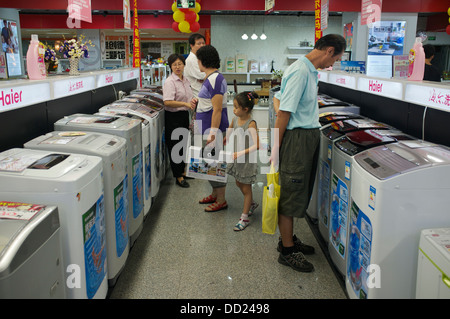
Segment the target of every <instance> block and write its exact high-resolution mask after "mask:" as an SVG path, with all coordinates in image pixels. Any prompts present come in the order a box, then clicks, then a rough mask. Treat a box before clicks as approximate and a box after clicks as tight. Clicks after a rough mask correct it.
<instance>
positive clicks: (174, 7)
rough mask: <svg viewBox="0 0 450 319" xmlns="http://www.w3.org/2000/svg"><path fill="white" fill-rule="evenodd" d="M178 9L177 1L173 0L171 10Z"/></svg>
mask: <svg viewBox="0 0 450 319" xmlns="http://www.w3.org/2000/svg"><path fill="white" fill-rule="evenodd" d="M178 10H179V9H178V8H177V2H176V1H174V3H172V11H173V12H175V11H178Z"/></svg>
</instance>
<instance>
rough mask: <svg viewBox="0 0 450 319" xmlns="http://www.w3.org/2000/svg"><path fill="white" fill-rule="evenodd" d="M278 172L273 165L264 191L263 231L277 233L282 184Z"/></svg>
mask: <svg viewBox="0 0 450 319" xmlns="http://www.w3.org/2000/svg"><path fill="white" fill-rule="evenodd" d="M278 175H279V173H278V172H275V169H274V167H273V166H271V167H270V172H269V174H267V186H265V187H264V191H263V203H262V232H263V233H266V234H270V235H273V234H275V232H276V230H277V226H278V200H279V199H280V185H279V184H278Z"/></svg>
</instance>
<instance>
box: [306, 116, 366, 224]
mask: <svg viewBox="0 0 450 319" xmlns="http://www.w3.org/2000/svg"><path fill="white" fill-rule="evenodd" d="M363 118H364V117H362V116H360V115H358V114H355V113H348V112H324V113H320V114H319V123H320V126H321V127H320V129H321V130H323V129H324V128H326V127H327V126H330V125H331V123H332V122H337V121H343V120H348V119H363ZM319 147H320V146H319ZM318 184H319V169H317V170H316V177H315V179H314V186H313V192H312V194H311V198H310V200H309V205H308V208H307V209H306V214H307V215H308V216H309V217H310V218H311V219H312V221H313V222H315V223H316V222H318V209H317V190H318V188H319V186H318Z"/></svg>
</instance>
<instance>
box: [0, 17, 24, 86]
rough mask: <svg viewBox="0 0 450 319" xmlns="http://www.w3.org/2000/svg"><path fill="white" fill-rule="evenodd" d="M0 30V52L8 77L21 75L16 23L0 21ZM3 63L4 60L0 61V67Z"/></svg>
mask: <svg viewBox="0 0 450 319" xmlns="http://www.w3.org/2000/svg"><path fill="white" fill-rule="evenodd" d="M0 29H1V37H2V48H1V51H2V52H3V55H4V56H5V57H6V67H7V71H8V76H9V77H13V76H20V75H22V66H21V63H20V59H21V56H20V47H19V38H18V31H17V22H16V21H12V20H6V19H0ZM3 63H5V61H4V60H2V61H0V65H1V64H3ZM0 68H1V66H0Z"/></svg>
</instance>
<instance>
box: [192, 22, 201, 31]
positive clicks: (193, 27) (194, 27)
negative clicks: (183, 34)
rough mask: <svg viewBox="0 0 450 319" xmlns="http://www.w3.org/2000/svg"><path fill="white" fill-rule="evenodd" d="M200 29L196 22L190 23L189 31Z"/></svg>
mask: <svg viewBox="0 0 450 319" xmlns="http://www.w3.org/2000/svg"><path fill="white" fill-rule="evenodd" d="M199 29H200V24H199V23H198V22H192V23H191V31H192V32H197V31H198V30H199Z"/></svg>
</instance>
